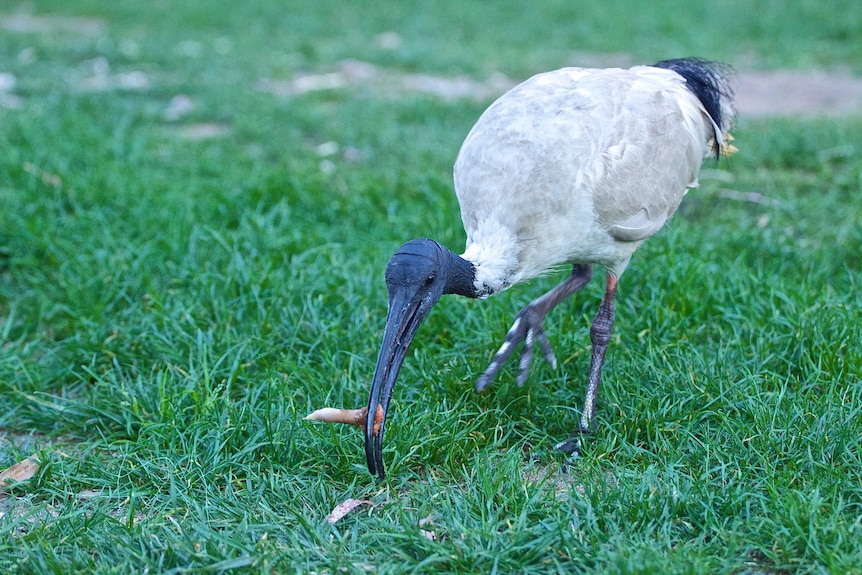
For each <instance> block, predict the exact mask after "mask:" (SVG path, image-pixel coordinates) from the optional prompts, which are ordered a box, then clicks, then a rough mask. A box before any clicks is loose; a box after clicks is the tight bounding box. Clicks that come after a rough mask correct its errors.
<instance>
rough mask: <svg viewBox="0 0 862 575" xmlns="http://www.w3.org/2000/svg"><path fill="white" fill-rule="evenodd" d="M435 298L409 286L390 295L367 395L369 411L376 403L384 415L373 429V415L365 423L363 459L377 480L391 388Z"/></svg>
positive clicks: (381, 477) (380, 470) (373, 410)
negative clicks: (421, 295) (420, 294)
mask: <svg viewBox="0 0 862 575" xmlns="http://www.w3.org/2000/svg"><path fill="white" fill-rule="evenodd" d="M438 299H439V296H437V297H436V298H435V297H433V296H431V297H429V296H428V295H426V297H424V298H422V297H420V296H419V295H418V294H417V293H416V291H415V290H412V289H409V288H396V289H394V290H392V291H390V294H389V313H388V315H387V317H386V328H385V330H384V332H383V343H382V344H381V346H380V355H379V356H377V367H376V368H375V369H374V379H373V380H372V382H371V393H370V394H369V396H368V413H377V409H378V406H381V407H382V408H383V418H382V420H381V421H380V426H379V429H376V430H375V420H376V419H377V418H376V417H369V418H367V420H366V422H365V459H366V461H367V462H368V471H370V472H371V474H372V475H377V477H378V478H380V479H383V478H384V477H385V475H386V474H385V472H384V470H383V431H384V429H385V428H386V413H387V410H388V408H389V400H390V399H391V398H392V389H393V388H394V387H395V381H396V380H397V379H398V372H399V371H400V370H401V364H402V363H403V362H404V357H405V355H406V354H407V348H408V347H409V346H410V342H411V341H413V336H415V335H416V331H417V330H418V329H419V326H420V325H421V323H422V320H423V319H425V316H426V315H428V312H429V311H430V310H431V307H433V305H434V304H435V303H437V300H438ZM375 431H376V433H375Z"/></svg>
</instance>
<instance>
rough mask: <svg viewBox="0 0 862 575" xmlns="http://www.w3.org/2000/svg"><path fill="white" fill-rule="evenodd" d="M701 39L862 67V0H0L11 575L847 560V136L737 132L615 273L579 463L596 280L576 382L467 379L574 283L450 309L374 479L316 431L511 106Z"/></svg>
mask: <svg viewBox="0 0 862 575" xmlns="http://www.w3.org/2000/svg"><path fill="white" fill-rule="evenodd" d="M788 6H789V7H788ZM684 55H700V56H704V57H708V58H712V59H719V60H723V61H726V62H729V63H730V64H732V65H734V66H736V67H737V68H738V69H740V70H771V69H799V70H809V69H826V70H833V69H841V70H849V71H851V72H854V73H856V74H857V75H859V74H862V4H860V3H859V2H858V1H857V0H829V1H826V2H824V1H823V0H819V1H817V2H815V1H813V0H810V1H809V0H799V1H796V2H791V3H787V2H778V1H765V2H757V3H752V2H742V1H737V0H732V1H728V2H704V1H700V0H698V1H685V2H683V1H681V0H679V1H665V2H656V3H653V4H650V8H649V10H646V9H645V8H644V5H643V3H641V2H635V1H634V0H612V1H608V2H602V3H598V2H597V3H592V5H588V4H583V3H575V2H571V1H570V0H566V1H564V0H550V1H547V2H537V3H534V4H526V3H522V2H515V1H508V0H507V1H501V2H471V3H467V2H461V1H455V0H442V1H437V2H428V1H419V2H408V1H406V0H405V1H403V2H392V3H382V4H381V3H372V2H364V1H362V0H358V1H356V2H350V3H348V2H334V1H332V0H318V1H316V2H296V1H293V0H291V1H287V2H277V1H275V0H253V1H248V2H238V3H235V2H220V1H204V0H187V1H184V2H168V1H166V0H156V1H153V2H133V1H131V0H119V1H114V2H106V1H98V0H80V1H76V2H68V1H60V0H36V1H35V2H20V3H19V2H17V0H11V1H7V2H3V3H0V401H2V404H3V409H2V410H0V470H3V469H7V468H9V467H11V466H13V465H14V464H16V463H18V462H20V461H22V460H25V459H27V458H28V457H33V458H36V459H38V461H39V468H38V471H37V473H36V474H35V475H34V476H33V477H32V478H30V479H27V480H25V481H23V482H20V483H17V484H15V483H11V484H9V485H7V486H5V487H4V488H0V572H2V573H15V572H20V573H123V574H125V573H209V572H213V573H221V572H230V573H319V574H323V573H328V574H338V573H381V574H382V573H408V572H416V573H576V572H595V573H757V574H778V573H862V567H860V566H862V349H860V347H862V289H860V288H862V208H860V191H862V116H859V115H855V116H842V117H835V116H811V117H800V118H782V117H759V118H754V117H741V118H740V119H739V122H738V125H737V127H736V129H735V131H734V135H735V137H736V141H735V142H734V143H735V144H736V145H737V147H738V148H739V152H738V153H737V154H736V155H734V156H732V157H731V158H729V159H722V160H721V161H720V162H718V163H716V162H708V163H707V165H706V166H705V169H704V172H703V174H702V177H701V186H700V188H699V189H697V190H695V191H693V192H692V193H690V194H689V195H688V196H687V198H686V200H685V201H684V203H683V206H682V207H681V208H680V210H679V212H678V213H677V215H676V216H675V218H674V219H673V221H672V222H671V225H669V226H668V227H667V228H666V229H664V230H662V231H661V232H660V233H659V234H657V235H656V236H655V237H653V238H652V239H650V240H649V241H648V242H647V243H646V244H645V245H644V246H643V247H642V248H641V250H640V251H639V252H638V253H637V254H636V255H635V257H634V258H633V261H632V264H631V265H630V267H629V268H628V270H627V272H626V274H625V275H624V276H623V278H622V280H621V284H620V286H621V287H620V293H619V297H618V300H617V323H616V325H615V327H614V336H613V341H612V344H611V347H610V350H609V353H608V359H607V364H606V368H605V374H604V379H603V384H602V388H601V389H600V391H599V401H598V419H597V431H596V434H595V437H594V438H593V441H592V443H590V444H589V447H588V449H587V450H586V451H585V453H584V455H583V456H582V457H580V458H577V459H572V460H566V459H565V458H564V457H563V456H562V455H560V454H557V453H554V452H553V450H552V449H551V446H553V445H554V443H555V442H557V441H560V440H562V439H564V438H565V437H566V436H567V434H568V433H569V432H571V430H572V429H573V428H574V426H575V425H576V423H577V420H578V417H579V411H578V410H579V409H580V404H581V401H582V397H583V390H584V383H585V381H586V371H587V367H588V364H589V351H590V350H589V321H590V318H591V317H592V316H593V314H594V313H595V311H596V308H597V305H598V302H599V299H600V297H601V294H602V290H603V286H602V282H600V281H599V280H598V279H594V280H593V282H592V283H591V284H590V285H589V286H588V287H587V288H586V289H584V290H583V291H582V292H581V293H580V294H578V295H577V296H576V297H575V298H574V299H573V300H572V302H571V303H569V304H566V305H564V306H561V308H560V309H558V310H556V311H555V312H554V313H553V314H552V315H551V316H549V319H548V324H547V329H548V334H549V336H550V338H551V340H552V342H553V344H554V348H555V351H556V353H557V358H558V360H559V363H560V365H559V368H558V369H557V370H552V369H551V368H550V366H548V365H547V364H546V363H545V362H544V361H541V360H540V361H537V362H536V364H535V366H534V368H533V371H532V373H531V375H530V379H529V381H528V382H527V384H526V385H525V386H524V387H522V388H519V387H517V386H516V385H515V382H514V377H515V370H514V368H513V367H507V368H506V369H504V370H503V372H502V373H501V374H500V376H499V377H498V378H497V382H496V383H495V384H494V386H493V387H492V388H490V389H489V390H487V391H485V392H484V393H481V394H477V393H474V392H473V388H472V384H473V382H474V381H475V379H476V378H477V377H478V376H479V375H480V374H481V373H482V371H483V370H484V368H485V367H486V366H487V363H488V361H489V359H490V358H491V355H492V354H493V352H494V351H496V349H497V347H498V346H499V344H500V342H501V341H502V338H503V336H504V335H505V333H506V330H507V329H508V327H509V325H510V322H511V320H512V318H513V317H514V314H515V313H516V312H517V310H518V309H519V308H520V307H521V306H523V305H524V304H526V303H527V302H529V301H530V300H531V299H533V298H534V297H537V296H538V295H540V294H541V293H543V292H544V291H545V290H547V289H549V288H550V287H551V286H552V285H554V284H555V283H556V282H558V281H559V280H560V279H561V278H562V277H563V275H564V274H565V273H567V272H566V271H565V270H560V272H559V273H554V274H550V275H549V276H548V277H545V278H542V279H540V280H536V281H533V282H530V283H528V284H525V285H520V286H517V287H515V288H513V289H511V290H509V291H507V292H505V293H503V294H501V295H499V296H497V297H495V298H493V299H490V300H487V301H468V300H465V299H460V298H451V297H450V298H444V299H443V300H442V301H441V303H440V304H439V305H438V306H437V307H436V308H435V310H434V311H433V312H432V314H431V315H430V316H429V318H428V320H427V321H426V323H425V325H424V326H423V327H422V329H421V330H420V332H419V334H418V336H417V339H416V341H415V343H414V345H413V347H412V351H411V352H410V353H409V354H408V358H407V361H406V362H405V365H404V368H403V370H402V375H401V377H400V383H399V386H398V387H396V391H395V396H394V398H393V403H392V408H391V410H390V418H389V421H388V427H387V433H386V443H385V445H386V449H385V451H384V455H385V460H386V463H387V471H388V476H387V478H386V480H385V481H383V482H379V481H376V480H375V479H374V478H372V477H371V476H370V475H369V474H368V472H367V470H366V468H365V457H364V452H363V441H362V434H361V433H359V432H357V430H356V429H352V428H335V427H329V426H323V425H314V424H311V423H309V422H306V421H303V417H304V416H305V415H306V414H307V413H309V412H310V411H311V410H313V409H316V408H319V407H323V406H328V405H332V406H346V407H359V406H361V405H364V404H365V402H366V400H367V393H368V386H369V382H370V379H371V376H372V373H373V370H374V365H375V361H376V356H377V350H378V346H379V344H380V338H381V336H382V330H383V324H384V321H385V317H386V291H385V286H384V283H383V269H384V266H385V263H386V261H387V259H388V258H389V256H390V255H391V254H392V252H393V251H394V250H395V249H396V248H397V246H398V245H400V243H402V242H403V241H405V240H408V239H411V238H414V237H434V238H436V239H438V240H439V241H441V242H442V243H444V244H446V245H447V246H449V247H450V248H452V249H453V250H456V251H458V250H459V248H461V246H463V244H464V232H463V230H462V228H461V223H460V218H459V215H458V206H457V202H456V200H455V196H454V193H453V192H452V177H451V169H452V164H453V162H454V158H455V155H456V153H457V150H458V147H459V145H460V143H461V141H462V140H463V138H464V136H465V135H466V134H467V132H468V131H469V129H470V127H471V126H472V124H473V122H475V120H476V118H477V117H478V116H479V114H481V112H482V110H483V109H484V108H485V107H486V106H487V105H488V104H489V103H490V102H491V101H492V100H493V98H494V95H495V93H499V89H501V88H499V86H501V85H503V84H506V83H507V82H510V81H511V82H515V81H518V80H521V79H524V78H526V77H528V76H529V75H531V74H533V73H535V72H539V71H544V70H548V69H553V68H558V67H562V66H566V65H580V64H588V65H605V64H619V63H623V64H628V63H649V62H654V61H657V60H661V59H664V58H670V57H678V56H684ZM407 80H409V82H408V81H407ZM416 86H420V88H416ZM423 86H424V88H423ZM434 86H436V87H437V88H433V89H432V87H434ZM441 86H442V88H440V87H441ZM459 86H460V87H461V88H463V87H464V86H466V87H467V89H466V91H462V92H458V91H457V89H460V88H458V87H459ZM453 90H454V92H453ZM495 90H496V92H495ZM779 97H780V96H779ZM601 275H602V274H601V273H597V274H596V276H601ZM348 499H359V500H365V501H369V502H371V504H370V505H362V506H361V507H360V508H358V509H357V510H355V511H353V512H352V513H350V514H349V515H347V516H346V517H345V518H343V519H341V520H340V521H338V522H337V523H335V524H330V523H329V522H328V521H327V516H328V515H329V514H330V512H331V511H332V510H333V508H335V506H337V505H338V504H340V503H342V502H344V501H346V500H348Z"/></svg>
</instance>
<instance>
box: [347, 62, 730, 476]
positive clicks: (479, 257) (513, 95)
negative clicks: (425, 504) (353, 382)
mask: <svg viewBox="0 0 862 575" xmlns="http://www.w3.org/2000/svg"><path fill="white" fill-rule="evenodd" d="M733 118H734V104H733V86H732V69H731V68H730V67H729V66H727V65H724V64H721V63H717V62H713V61H709V60H705V59H702V58H677V59H672V60H663V61H661V62H658V63H656V64H654V65H651V66H634V67H631V68H628V69H621V68H606V69H605V68H575V67H567V68H562V69H559V70H555V71H550V72H544V73H540V74H537V75H535V76H533V77H531V78H529V79H527V80H526V81H524V82H523V83H521V84H519V85H517V86H515V87H514V88H512V89H511V90H509V91H508V92H506V93H505V94H503V95H502V96H500V97H499V98H498V99H497V100H496V101H494V102H493V103H492V104H491V105H490V106H489V107H488V108H487V110H485V112H484V113H482V114H481V116H480V117H479V119H478V120H477V121H476V123H475V125H474V126H473V128H472V129H471V130H470V132H469V133H468V135H467V137H466V139H465V140H464V142H463V144H462V145H461V149H460V151H459V152H458V155H457V158H456V161H455V166H454V172H453V179H454V187H455V195H456V196H457V199H458V203H459V206H460V209H461V221H462V223H463V225H464V230H465V232H466V237H467V241H466V246H465V250H464V252H463V253H462V254H460V255H458V254H456V253H455V252H453V251H452V250H450V249H448V248H446V247H444V246H443V245H442V244H440V243H438V242H436V241H434V240H431V239H414V240H410V241H408V242H406V243H405V244H403V245H402V246H400V247H399V248H398V249H397V251H396V252H395V254H394V255H393V256H392V257H391V259H390V260H389V262H388V263H387V266H386V271H385V281H386V286H387V292H388V312H387V317H386V324H385V327H384V332H383V338H382V343H381V347H380V352H379V355H378V358H377V363H376V366H375V370H374V377H373V379H372V382H371V387H370V392H369V397H368V405H367V408H366V409H367V411H366V412H365V413H375V414H379V413H380V412H379V410H380V409H381V408H382V418H381V417H374V418H370V417H369V418H364V420H363V421H360V425H361V424H362V423H364V424H365V425H364V433H365V454H366V461H367V465H368V470H369V472H370V473H371V475H373V476H374V475H376V476H377V477H378V478H380V479H383V478H384V477H385V469H384V464H383V435H384V430H385V427H386V415H387V413H388V409H389V404H390V400H391V398H392V393H393V389H394V386H395V383H396V381H397V378H398V373H399V371H400V369H401V366H402V364H403V362H404V359H405V356H406V353H407V350H408V348H409V346H410V344H411V342H412V341H413V338H414V336H415V335H416V333H417V330H418V329H419V326H420V325H421V323H422V321H423V320H424V318H425V317H426V316H427V315H428V313H429V312H430V310H431V309H432V307H433V306H434V305H435V304H436V303H437V301H439V299H440V298H441V297H442V296H443V295H444V294H455V295H460V296H465V297H468V298H478V299H484V298H488V297H490V296H493V295H494V294H497V293H500V292H502V291H503V290H506V289H508V288H509V287H511V286H513V285H515V284H518V283H521V282H524V281H526V280H529V279H531V278H536V277H538V276H541V275H543V274H546V273H548V272H551V271H554V270H555V269H559V268H560V267H561V266H566V267H567V266H569V265H570V266H571V273H570V274H569V275H568V277H567V278H566V279H565V280H564V281H563V282H562V283H560V284H559V285H557V286H556V287H554V288H553V289H551V290H550V291H548V292H547V293H545V294H544V295H542V296H541V297H538V298H537V299H535V300H533V301H531V302H530V303H529V304H527V305H526V306H524V307H523V308H522V309H521V310H520V311H519V312H518V313H517V315H516V316H515V319H514V321H513V323H512V326H511V328H510V329H509V331H508V333H507V334H506V336H505V338H504V340H503V343H502V345H501V346H500V348H499V350H498V351H497V353H496V354H495V355H494V356H493V358H492V359H491V362H490V365H489V366H488V368H487V369H486V370H485V371H484V372H483V373H482V375H481V376H480V377H479V378H478V380H477V381H476V385H475V387H476V390H477V391H481V390H483V389H485V388H486V387H488V386H489V385H490V384H491V383H492V382H493V381H494V379H495V377H496V376H497V374H498V372H499V371H500V369H501V367H502V366H503V365H504V364H505V363H506V362H507V360H508V359H509V358H510V357H511V356H512V354H513V353H514V351H515V350H516V349H517V348H519V347H520V348H521V352H520V363H519V367H518V375H517V383H518V385H519V386H520V385H522V384H523V383H524V382H525V381H526V379H527V375H528V372H529V368H530V366H531V364H532V361H533V356H534V350H535V347H536V344H537V343H538V345H539V348H540V349H541V352H542V354H543V355H544V357H545V359H546V361H547V362H548V363H549V364H550V365H551V367H552V368H554V369H556V365H557V361H556V358H555V355H554V352H553V348H552V347H551V344H550V342H549V339H548V337H547V335H546V334H545V330H544V322H545V317H546V316H547V314H548V313H549V312H550V311H551V310H552V309H553V308H554V307H556V306H557V305H559V304H560V303H561V302H563V301H564V300H566V299H568V298H569V297H570V296H572V294H574V293H575V292H577V291H578V290H580V289H581V288H583V287H584V286H585V285H587V283H588V282H589V281H590V279H591V277H592V270H593V266H600V267H603V268H604V270H605V291H604V295H603V297H602V299H601V303H600V304H599V307H598V311H597V313H596V315H595V317H594V318H593V320H592V323H591V325H590V343H591V357H590V367H589V372H588V374H587V383H586V392H585V396H584V402H583V407H582V410H581V416H580V419H579V422H578V424H577V427H576V429H575V430H574V432H573V433H572V434H571V436H570V437H569V438H568V439H567V440H565V441H563V442H561V443H559V444H557V445H556V446H555V447H556V448H557V449H558V450H560V451H563V452H566V453H569V454H577V453H579V452H580V451H581V449H582V441H583V440H584V438H585V436H587V435H589V434H590V433H591V432H592V422H593V419H594V416H595V406H596V397H597V394H598V388H599V383H600V380H601V375H602V367H603V364H604V358H605V354H606V351H607V348H608V344H609V343H610V341H611V329H612V326H613V324H614V317H615V313H614V303H615V300H616V294H617V287H618V285H619V282H620V278H621V277H622V275H623V272H624V271H625V270H626V267H627V265H628V264H629V261H630V259H631V257H632V254H633V253H634V252H635V250H637V248H638V247H639V246H640V245H641V244H642V243H643V242H644V241H645V240H646V239H647V238H649V237H650V236H652V235H654V234H655V233H657V232H659V231H660V230H661V229H662V227H664V225H665V224H666V223H667V221H668V220H669V219H670V218H671V217H672V216H673V214H674V212H675V211H676V209H677V207H678V206H679V205H680V202H681V201H682V199H683V196H685V195H686V193H687V192H688V190H689V189H691V188H695V187H697V185H698V175H699V171H700V168H701V165H702V163H703V162H704V161H705V160H707V159H708V158H709V157H710V156H715V157H716V159H717V158H718V157H719V156H720V155H721V154H729V153H731V152H732V151H735V148H734V147H733V146H731V145H730V143H729V141H730V140H731V139H732V138H730V136H729V134H728V133H727V132H728V129H729V127H730V125H731V123H732V121H733Z"/></svg>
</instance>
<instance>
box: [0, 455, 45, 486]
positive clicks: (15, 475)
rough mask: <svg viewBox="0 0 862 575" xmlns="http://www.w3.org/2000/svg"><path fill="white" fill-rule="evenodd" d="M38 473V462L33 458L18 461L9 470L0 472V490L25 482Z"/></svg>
mask: <svg viewBox="0 0 862 575" xmlns="http://www.w3.org/2000/svg"><path fill="white" fill-rule="evenodd" d="M37 471H39V460H38V459H36V458H35V457H28V458H27V459H25V460H23V461H19V462H18V463H16V464H15V465H13V466H12V467H10V468H9V469H6V470H5V471H0V489H4V488H6V487H7V486H9V485H10V484H12V483H18V482H19V481H27V480H28V479H30V478H31V477H33V476H34V475H36V472H37Z"/></svg>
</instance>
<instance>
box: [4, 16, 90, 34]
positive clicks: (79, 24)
mask: <svg viewBox="0 0 862 575" xmlns="http://www.w3.org/2000/svg"><path fill="white" fill-rule="evenodd" d="M0 28H2V29H3V30H6V31H7V32H18V33H21V34H44V33H47V32H67V33H71V34H80V35H82V36H98V35H99V34H101V33H102V30H103V29H104V22H102V21H101V20H98V19H96V18H79V17H74V16H52V15H36V14H28V13H26V12H15V13H12V14H0Z"/></svg>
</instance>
